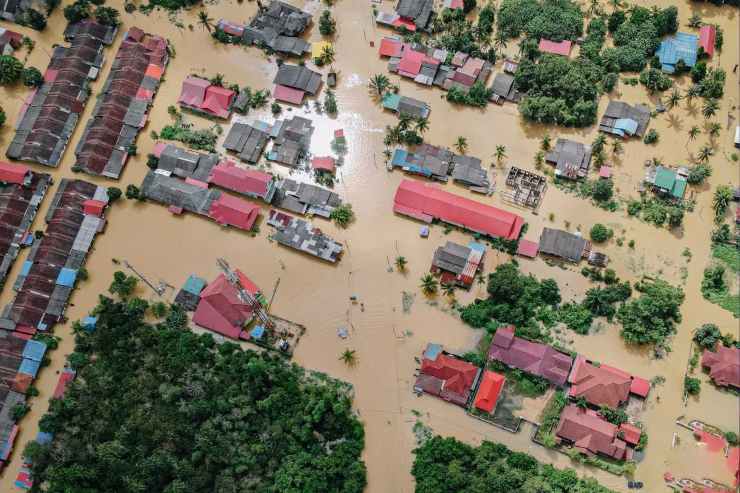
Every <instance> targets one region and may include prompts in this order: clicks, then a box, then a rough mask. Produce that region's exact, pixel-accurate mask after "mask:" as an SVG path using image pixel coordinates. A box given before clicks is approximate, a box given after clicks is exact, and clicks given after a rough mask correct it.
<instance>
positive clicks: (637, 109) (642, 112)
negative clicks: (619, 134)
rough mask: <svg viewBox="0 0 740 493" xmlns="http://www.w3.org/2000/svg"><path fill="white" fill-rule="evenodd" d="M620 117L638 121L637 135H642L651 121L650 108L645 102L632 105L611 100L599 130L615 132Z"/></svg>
mask: <svg viewBox="0 0 740 493" xmlns="http://www.w3.org/2000/svg"><path fill="white" fill-rule="evenodd" d="M620 118H630V119H632V120H635V121H636V122H637V132H635V135H637V136H638V137H642V136H643V135H644V134H645V131H646V130H647V127H648V123H650V108H648V107H647V106H646V105H644V104H636V105H635V106H630V105H629V104H627V103H625V102H622V101H609V104H608V105H607V107H606V111H605V112H604V116H602V117H601V122H600V123H599V130H601V131H602V132H608V133H613V129H614V124H615V123H616V121H617V120H618V119H620Z"/></svg>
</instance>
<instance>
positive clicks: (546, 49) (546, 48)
mask: <svg viewBox="0 0 740 493" xmlns="http://www.w3.org/2000/svg"><path fill="white" fill-rule="evenodd" d="M572 46H573V42H572V41H569V40H567V39H564V40H563V41H559V42H555V41H550V40H549V39H545V38H542V39H540V44H539V45H538V46H537V49H538V50H540V51H541V52H542V53H550V54H551V55H561V56H566V57H567V56H570V49H571V47H572Z"/></svg>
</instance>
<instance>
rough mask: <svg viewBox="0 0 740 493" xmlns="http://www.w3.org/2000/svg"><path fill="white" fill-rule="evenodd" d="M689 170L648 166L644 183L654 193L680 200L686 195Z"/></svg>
mask: <svg viewBox="0 0 740 493" xmlns="http://www.w3.org/2000/svg"><path fill="white" fill-rule="evenodd" d="M688 173H689V170H688V169H687V168H685V167H681V168H678V169H672V168H667V167H665V166H650V167H649V168H648V169H647V172H646V174H645V183H647V184H648V185H651V186H652V188H653V191H655V192H656V193H659V194H662V195H666V196H670V197H672V198H674V199H677V200H680V199H682V198H683V196H684V194H685V193H686V187H687V185H688Z"/></svg>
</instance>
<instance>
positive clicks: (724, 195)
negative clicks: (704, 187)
mask: <svg viewBox="0 0 740 493" xmlns="http://www.w3.org/2000/svg"><path fill="white" fill-rule="evenodd" d="M731 200H732V188H730V187H729V186H728V185H719V186H718V187H717V188H716V189H715V190H714V196H713V197H712V210H713V211H714V222H716V223H718V224H719V223H721V222H722V221H724V217H725V213H726V212H727V208H728V207H729V205H730V201H731Z"/></svg>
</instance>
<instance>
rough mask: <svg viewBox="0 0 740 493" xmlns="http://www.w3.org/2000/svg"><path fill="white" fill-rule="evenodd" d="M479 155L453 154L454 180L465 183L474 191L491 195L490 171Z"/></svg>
mask: <svg viewBox="0 0 740 493" xmlns="http://www.w3.org/2000/svg"><path fill="white" fill-rule="evenodd" d="M482 164H483V163H482V161H481V160H480V159H478V158H477V157H473V156H463V155H458V154H453V155H452V181H454V182H455V183H460V184H462V185H465V186H466V187H468V188H469V189H470V191H472V192H477V193H482V194H486V195H489V194H491V193H493V192H492V188H491V181H490V180H489V178H488V171H486V169H485V168H483V165H482Z"/></svg>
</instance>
